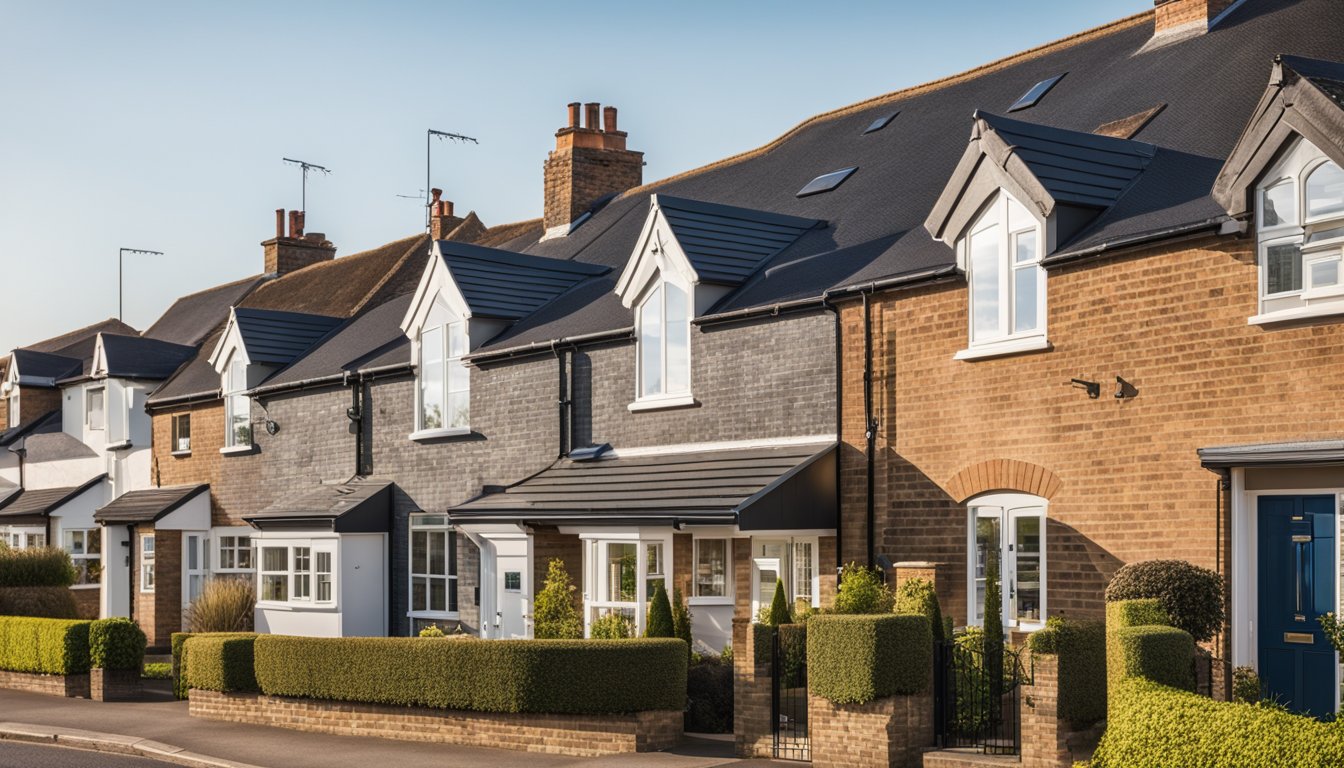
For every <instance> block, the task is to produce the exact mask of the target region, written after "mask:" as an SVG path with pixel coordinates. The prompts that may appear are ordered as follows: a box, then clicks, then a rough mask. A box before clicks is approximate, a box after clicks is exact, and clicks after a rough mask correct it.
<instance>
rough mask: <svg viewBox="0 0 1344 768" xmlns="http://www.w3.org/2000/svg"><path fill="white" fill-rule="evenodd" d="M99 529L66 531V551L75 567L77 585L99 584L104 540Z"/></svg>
mask: <svg viewBox="0 0 1344 768" xmlns="http://www.w3.org/2000/svg"><path fill="white" fill-rule="evenodd" d="M101 533H102V532H101V531H100V530H99V529H97V528H77V529H67V530H66V531H65V551H66V552H69V553H70V561H71V562H72V563H73V564H74V566H75V584H76V585H82V584H98V583H99V581H100V579H101V578H102V572H103V568H102V566H103V538H102V535H101Z"/></svg>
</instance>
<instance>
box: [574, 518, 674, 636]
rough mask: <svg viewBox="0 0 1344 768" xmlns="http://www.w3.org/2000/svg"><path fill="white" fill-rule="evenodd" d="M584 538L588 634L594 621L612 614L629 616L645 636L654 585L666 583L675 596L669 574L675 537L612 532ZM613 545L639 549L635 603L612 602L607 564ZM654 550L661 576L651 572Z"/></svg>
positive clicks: (585, 620)
mask: <svg viewBox="0 0 1344 768" xmlns="http://www.w3.org/2000/svg"><path fill="white" fill-rule="evenodd" d="M580 538H582V539H584V541H583V545H584V549H583V553H584V574H585V578H584V586H585V589H584V599H583V609H584V634H585V635H587V634H589V632H590V631H591V627H592V622H593V621H595V620H596V619H598V618H600V617H601V616H603V615H604V614H607V613H612V612H621V613H625V614H627V615H629V616H630V617H631V618H632V619H633V622H632V624H633V626H634V627H635V633H636V635H642V634H644V630H645V624H646V619H647V617H648V609H649V602H650V600H651V599H652V598H651V595H650V589H651V587H652V585H653V583H654V582H656V581H662V582H663V588H664V589H668V590H669V597H670V596H671V588H670V584H669V579H670V578H671V574H670V573H668V572H667V567H668V563H669V562H670V561H669V559H668V558H670V557H671V554H672V537H671V535H668V534H662V533H654V532H652V531H643V532H640V531H633V532H631V533H628V534H624V533H609V534H601V535H600V536H596V537H593V538H590V537H588V536H581V537H580ZM613 545H633V546H634V548H635V595H634V597H635V599H634V600H617V599H612V595H611V594H610V592H609V584H608V581H607V575H608V574H607V573H606V565H607V555H608V549H609V548H610V547H611V546H613ZM651 547H656V548H657V550H658V551H659V553H660V554H659V558H660V559H661V561H662V562H661V564H660V566H659V568H660V570H661V571H662V572H661V573H650V572H649V556H648V553H649V550H650V548H651Z"/></svg>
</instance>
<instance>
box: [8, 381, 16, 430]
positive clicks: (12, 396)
mask: <svg viewBox="0 0 1344 768" xmlns="http://www.w3.org/2000/svg"><path fill="white" fill-rule="evenodd" d="M12 389H13V391H12V392H10V393H9V414H8V416H9V418H8V421H9V424H8V426H9V427H10V428H13V427H17V426H19V388H18V387H13V388H12Z"/></svg>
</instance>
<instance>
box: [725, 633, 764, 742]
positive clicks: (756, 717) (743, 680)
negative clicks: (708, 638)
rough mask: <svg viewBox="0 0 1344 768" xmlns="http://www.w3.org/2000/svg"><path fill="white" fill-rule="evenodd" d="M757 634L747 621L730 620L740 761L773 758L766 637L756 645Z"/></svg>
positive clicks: (734, 738) (734, 710) (735, 720)
mask: <svg viewBox="0 0 1344 768" xmlns="http://www.w3.org/2000/svg"><path fill="white" fill-rule="evenodd" d="M768 629H769V628H764V631H768ZM757 631H758V630H757V628H756V627H755V626H754V625H753V624H752V623H751V619H746V618H735V619H733V741H734V742H735V744H736V754H737V756H738V757H742V758H749V757H772V756H773V755H774V730H773V729H772V728H771V722H770V710H771V706H772V704H773V700H772V699H773V697H772V696H771V677H770V653H771V646H770V638H769V637H768V636H767V637H765V638H764V642H761V643H758V642H757V638H756V634H757Z"/></svg>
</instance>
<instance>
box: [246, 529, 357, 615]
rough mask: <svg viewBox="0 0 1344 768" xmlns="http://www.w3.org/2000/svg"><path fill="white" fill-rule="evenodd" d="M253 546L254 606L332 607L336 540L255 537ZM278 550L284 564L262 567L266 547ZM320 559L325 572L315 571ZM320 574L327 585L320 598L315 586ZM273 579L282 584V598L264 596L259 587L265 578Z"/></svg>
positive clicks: (336, 570)
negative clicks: (325, 595)
mask: <svg viewBox="0 0 1344 768" xmlns="http://www.w3.org/2000/svg"><path fill="white" fill-rule="evenodd" d="M254 541H255V544H256V547H257V555H256V566H257V570H256V574H257V576H256V589H257V605H258V606H262V607H271V608H277V607H289V608H305V607H309V608H321V609H335V608H336V607H337V602H338V599H337V598H338V596H339V595H338V592H337V589H338V588H339V586H340V585H339V570H340V563H339V559H338V555H337V547H338V545H337V542H336V540H333V539H305V540H298V541H296V540H288V541H284V542H281V541H277V540H274V539H272V540H269V541H268V540H266V539H255V540H254ZM268 549H281V550H284V552H285V559H284V563H285V567H284V569H283V570H268V569H266V550H268ZM319 555H322V556H323V557H322V558H321V559H323V560H326V561H327V564H328V567H329V568H330V570H329V571H325V572H324V571H318V570H317V566H318V562H319ZM320 576H326V577H327V580H326V583H327V585H328V591H329V599H326V600H322V599H319V598H320V597H321V591H320V590H319V589H318V584H319V582H320V578H319V577H320ZM268 577H269V578H272V579H277V580H278V582H279V583H281V584H283V585H284V588H285V597H284V599H283V600H276V599H271V598H265V597H263V595H264V594H265V591H264V589H263V586H262V585H264V584H265V583H266V579H267V578H268Z"/></svg>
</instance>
